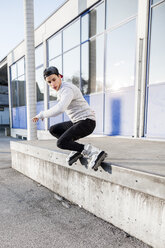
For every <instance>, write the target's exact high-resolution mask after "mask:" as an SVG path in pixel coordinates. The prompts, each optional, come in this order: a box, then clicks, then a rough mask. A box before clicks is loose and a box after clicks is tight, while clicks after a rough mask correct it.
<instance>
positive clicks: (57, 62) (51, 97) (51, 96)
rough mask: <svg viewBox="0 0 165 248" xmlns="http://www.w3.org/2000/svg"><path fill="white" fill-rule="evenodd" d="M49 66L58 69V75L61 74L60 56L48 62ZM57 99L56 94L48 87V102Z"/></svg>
mask: <svg viewBox="0 0 165 248" xmlns="http://www.w3.org/2000/svg"><path fill="white" fill-rule="evenodd" d="M49 66H55V67H57V68H58V71H59V73H61V74H62V56H59V57H57V58H55V59H53V60H51V61H50V62H49ZM56 99H57V92H56V90H53V89H52V88H51V87H49V100H50V101H54V100H56Z"/></svg>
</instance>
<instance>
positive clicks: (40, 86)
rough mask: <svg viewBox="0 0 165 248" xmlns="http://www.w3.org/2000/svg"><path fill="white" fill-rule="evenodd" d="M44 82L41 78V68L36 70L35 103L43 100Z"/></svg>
mask: <svg viewBox="0 0 165 248" xmlns="http://www.w3.org/2000/svg"><path fill="white" fill-rule="evenodd" d="M45 84H46V82H44V78H43V67H40V68H38V69H36V91H37V92H36V93H37V102H40V101H43V100H44V88H45Z"/></svg>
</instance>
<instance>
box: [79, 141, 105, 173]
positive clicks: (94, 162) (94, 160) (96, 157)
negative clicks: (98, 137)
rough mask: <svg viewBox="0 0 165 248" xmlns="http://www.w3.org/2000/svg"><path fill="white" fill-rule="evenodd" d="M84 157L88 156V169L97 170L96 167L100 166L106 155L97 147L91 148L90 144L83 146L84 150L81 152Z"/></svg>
mask: <svg viewBox="0 0 165 248" xmlns="http://www.w3.org/2000/svg"><path fill="white" fill-rule="evenodd" d="M82 154H83V155H84V156H88V157H89V159H90V162H89V164H88V168H90V169H94V170H95V171H96V170H98V167H99V166H100V165H101V162H103V161H104V159H105V158H106V157H107V153H105V152H104V151H102V150H100V149H99V148H97V147H94V146H92V145H91V144H87V145H85V146H84V150H83V151H82Z"/></svg>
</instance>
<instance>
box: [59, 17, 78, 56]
mask: <svg viewBox="0 0 165 248" xmlns="http://www.w3.org/2000/svg"><path fill="white" fill-rule="evenodd" d="M79 44H80V20H78V21H76V22H74V23H73V24H71V25H70V26H69V27H67V28H66V29H65V30H64V31H63V46H64V47H63V49H64V52H65V51H67V50H69V49H71V48H73V47H75V46H76V45H79Z"/></svg>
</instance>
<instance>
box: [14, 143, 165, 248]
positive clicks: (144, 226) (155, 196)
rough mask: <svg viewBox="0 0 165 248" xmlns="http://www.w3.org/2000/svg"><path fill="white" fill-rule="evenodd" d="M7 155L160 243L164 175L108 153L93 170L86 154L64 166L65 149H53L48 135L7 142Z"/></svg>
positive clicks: (164, 232)
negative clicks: (128, 165) (117, 161)
mask: <svg viewBox="0 0 165 248" xmlns="http://www.w3.org/2000/svg"><path fill="white" fill-rule="evenodd" d="M48 144H49V145H48ZM54 148H55V149H54ZM11 154H12V167H13V168H14V169H16V170H17V171H19V172H21V173H23V174H24V175H26V176H28V177H30V178H31V179H33V180H35V181H37V182H38V183H40V184H42V185H44V186H45V187H47V188H49V189H50V190H52V191H54V192H55V193H57V194H59V195H61V196H63V197H64V198H66V199H68V200H69V201H71V202H73V203H76V204H78V205H81V206H82V207H83V208H84V209H86V210H88V211H89V212H91V213H93V214H95V215H96V216H98V217H100V218H102V219H104V220H106V221H108V222H110V223H112V224H113V225H115V226H117V227H119V228H121V229H123V230H124V231H126V232H127V233H129V234H130V235H132V236H135V237H136V238H138V239H140V240H142V241H143V242H145V243H147V244H149V245H151V246H153V247H156V248H164V247H165V177H164V176H160V175H155V174H152V173H147V172H143V171H139V170H136V169H134V168H133V169H131V168H126V167H123V166H121V165H114V164H112V163H111V161H110V160H109V158H108V159H107V160H106V161H105V163H103V165H102V167H100V168H99V170H98V171H97V172H95V171H93V170H89V169H87V160H86V159H82V160H81V161H78V162H77V163H75V164H74V165H72V166H71V167H70V166H68V164H67V163H66V157H67V155H68V152H63V151H61V150H58V149H56V147H55V145H54V140H53V141H49V142H48V141H34V142H30V141H19V142H13V141H12V142H11ZM132 159H133V158H132Z"/></svg>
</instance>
